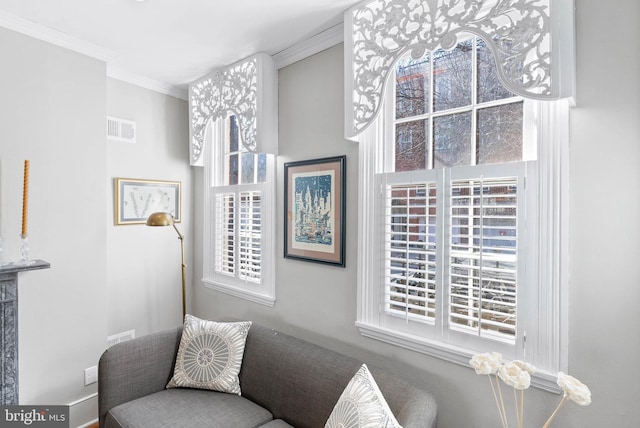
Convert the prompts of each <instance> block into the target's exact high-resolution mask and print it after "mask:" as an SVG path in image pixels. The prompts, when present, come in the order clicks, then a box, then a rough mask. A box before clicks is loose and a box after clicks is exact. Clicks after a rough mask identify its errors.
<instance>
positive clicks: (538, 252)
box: [356, 75, 569, 392]
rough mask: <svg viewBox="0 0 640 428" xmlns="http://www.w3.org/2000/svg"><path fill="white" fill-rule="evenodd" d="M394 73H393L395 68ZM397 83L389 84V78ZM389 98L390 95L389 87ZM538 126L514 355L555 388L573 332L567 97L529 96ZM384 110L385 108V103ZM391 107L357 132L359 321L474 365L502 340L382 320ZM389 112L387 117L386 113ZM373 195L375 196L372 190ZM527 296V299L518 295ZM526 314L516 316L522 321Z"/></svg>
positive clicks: (404, 343)
mask: <svg viewBox="0 0 640 428" xmlns="http://www.w3.org/2000/svg"><path fill="white" fill-rule="evenodd" d="M391 78H393V75H392V76H391ZM387 86H388V87H392V86H393V85H392V84H388V85H387ZM387 89H388V92H387V95H386V98H385V104H387V107H388V104H389V100H393V98H392V95H389V94H391V93H392V92H393V91H392V90H390V89H389V88H387ZM527 104H528V106H526V107H525V109H529V111H528V113H529V114H532V115H533V122H534V123H535V127H533V128H532V129H527V130H525V133H526V134H527V135H526V136H525V137H524V138H529V137H530V138H535V140H536V142H537V151H538V154H537V161H536V162H533V163H531V164H530V167H529V168H528V171H527V195H528V196H527V199H528V200H527V206H528V208H527V211H526V215H527V221H528V228H527V231H526V237H524V239H523V242H527V246H529V243H531V242H535V244H536V245H534V246H533V248H534V251H529V254H528V256H527V260H526V273H525V276H526V279H525V280H526V281H527V289H528V290H529V291H530V293H531V294H530V295H528V296H527V303H526V304H525V303H523V302H520V304H519V306H518V316H519V318H521V319H523V320H525V325H526V327H524V328H526V332H527V333H526V340H520V341H518V342H516V346H514V347H513V349H512V350H511V352H510V356H511V357H513V358H519V359H524V360H526V361H528V362H530V363H532V364H534V365H535V366H536V367H537V368H538V371H537V372H536V373H535V374H534V375H533V377H532V385H534V386H535V387H538V388H542V389H546V390H549V391H555V392H557V391H558V386H557V384H556V374H557V372H558V371H566V370H567V337H568V314H567V301H568V248H569V246H568V200H569V197H568V196H569V180H568V167H569V158H568V141H569V138H568V136H569V101H568V100H558V101H531V100H528V101H527ZM381 110H382V111H383V112H384V111H385V108H384V106H383V108H382V109H381ZM389 117H390V116H389V114H386V115H385V114H381V115H379V116H378V118H377V119H376V120H375V121H374V122H373V123H372V124H371V126H370V127H369V128H368V129H367V130H365V131H364V132H363V133H362V134H361V135H360V136H359V138H358V140H359V192H358V212H359V218H360V219H361V221H360V222H359V223H358V247H359V249H360V251H359V253H358V296H357V302H358V311H357V320H356V326H357V327H358V328H359V330H360V332H361V334H362V335H363V336H365V337H369V338H373V339H377V340H380V341H383V342H386V343H390V344H393V345H396V346H400V347H403V348H407V349H410V350H413V351H417V352H421V353H425V354H428V355H431V356H434V357H437V358H441V359H444V360H446V361H450V362H453V363H457V364H460V365H464V366H469V363H468V361H469V359H470V358H471V357H472V356H473V354H475V353H477V352H488V351H494V350H496V348H498V344H497V343H495V346H492V344H491V343H489V344H486V348H484V349H478V348H476V349H467V348H464V347H462V346H457V345H453V344H450V343H444V342H441V341H438V340H434V339H430V338H426V337H424V336H422V335H416V334H412V333H410V332H408V331H404V330H400V329H392V328H388V327H385V326H384V323H383V320H382V316H383V315H382V314H383V312H384V306H383V305H382V304H381V298H382V297H381V296H382V295H383V294H384V285H383V283H382V281H381V278H380V275H379V274H378V273H379V272H380V270H379V268H378V267H379V266H380V264H381V258H382V257H383V255H384V247H383V246H381V238H380V230H383V229H384V227H382V225H381V221H383V220H384V219H383V217H381V216H378V215H377V212H376V211H377V209H379V204H380V201H381V200H382V198H383V191H382V189H381V187H380V185H379V183H377V182H376V173H377V172H382V171H384V170H385V169H384V161H385V160H384V155H383V153H384V148H385V145H384V140H385V138H388V135H389V132H390V126H389V123H388V122H385V118H389ZM387 120H388V119H387ZM372 196H373V197H372ZM521 300H522V299H521ZM520 322H521V321H519V323H520Z"/></svg>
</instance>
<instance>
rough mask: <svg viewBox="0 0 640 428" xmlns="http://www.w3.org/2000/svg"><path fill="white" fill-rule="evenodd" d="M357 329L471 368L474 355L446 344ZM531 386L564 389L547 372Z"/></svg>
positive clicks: (537, 376)
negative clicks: (470, 362) (470, 363)
mask: <svg viewBox="0 0 640 428" xmlns="http://www.w3.org/2000/svg"><path fill="white" fill-rule="evenodd" d="M356 327H358V329H359V330H360V334H361V335H363V336H364V337H368V338H370V339H375V340H379V341H381V342H385V343H388V344H391V345H395V346H400V347H402V348H405V349H409V350H411V351H415V352H420V353H422V354H426V355H430V356H432V357H436V358H440V359H441V360H444V361H448V362H451V363H454V364H458V365H461V366H464V367H469V368H471V366H470V365H469V360H470V359H471V357H472V356H473V355H474V353H473V352H470V351H468V350H466V349H463V348H459V347H456V346H452V345H448V344H446V343H440V342H434V341H431V340H427V339H424V338H420V337H417V336H413V335H410V334H404V333H399V332H397V331H392V330H389V329H386V328H383V327H378V326H375V325H372V324H366V323H364V322H359V321H356ZM531 386H533V387H535V388H538V389H542V390H545V391H549V392H553V393H555V394H560V393H562V389H560V387H558V384H557V383H556V375H555V374H553V373H550V372H546V371H540V370H539V371H537V372H536V373H534V374H533V375H532V376H531Z"/></svg>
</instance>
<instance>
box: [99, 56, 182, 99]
mask: <svg viewBox="0 0 640 428" xmlns="http://www.w3.org/2000/svg"><path fill="white" fill-rule="evenodd" d="M107 77H110V78H112V79H116V80H120V81H122V82H126V83H130V84H132V85H135V86H140V87H141V88H145V89H149V90H151V91H155V92H159V93H161V94H165V95H170V96H172V97H175V98H178V99H181V100H184V101H187V100H188V99H189V97H188V93H187V88H186V86H185V87H184V88H182V87H179V86H174V85H170V84H168V83H165V82H161V81H159V80H155V79H150V78H148V77H145V76H142V75H140V74H136V73H132V72H130V71H127V70H124V69H122V68H118V67H114V66H112V65H109V64H107Z"/></svg>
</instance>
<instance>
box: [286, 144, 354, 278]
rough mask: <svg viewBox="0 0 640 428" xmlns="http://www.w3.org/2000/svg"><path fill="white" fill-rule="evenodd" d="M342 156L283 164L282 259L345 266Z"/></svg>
mask: <svg viewBox="0 0 640 428" xmlns="http://www.w3.org/2000/svg"><path fill="white" fill-rule="evenodd" d="M346 160H347V157H346V156H335V157H328V158H321V159H311V160H305V161H297V162H287V163H285V164H284V257H285V258H288V259H296V260H304V261H308V262H315V263H325V264H329V265H334V266H340V267H344V266H345V222H346V217H345V214H346V206H345V201H346V199H345V193H346V175H345V168H346Z"/></svg>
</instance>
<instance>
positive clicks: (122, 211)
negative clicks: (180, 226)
mask: <svg viewBox="0 0 640 428" xmlns="http://www.w3.org/2000/svg"><path fill="white" fill-rule="evenodd" d="M114 184H115V192H114V193H115V224H116V225H123V224H145V223H146V222H147V217H149V215H150V214H152V213H154V212H158V211H162V212H167V213H169V214H171V215H172V216H173V218H174V219H175V222H176V223H180V220H181V217H182V209H181V203H180V201H181V193H180V187H181V183H180V182H179V181H163V180H139V179H133V178H116V179H115V183H114Z"/></svg>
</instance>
